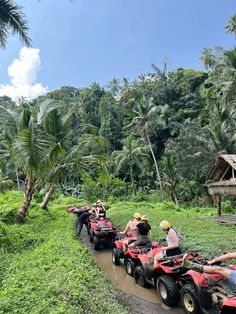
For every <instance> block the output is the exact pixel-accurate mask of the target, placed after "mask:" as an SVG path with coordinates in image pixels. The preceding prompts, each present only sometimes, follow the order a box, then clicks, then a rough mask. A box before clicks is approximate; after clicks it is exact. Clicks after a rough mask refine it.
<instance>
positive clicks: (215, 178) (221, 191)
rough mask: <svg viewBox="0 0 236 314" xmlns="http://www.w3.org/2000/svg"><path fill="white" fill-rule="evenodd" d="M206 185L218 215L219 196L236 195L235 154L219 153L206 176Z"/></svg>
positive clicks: (219, 212) (219, 213) (219, 207)
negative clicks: (214, 202)
mask: <svg viewBox="0 0 236 314" xmlns="http://www.w3.org/2000/svg"><path fill="white" fill-rule="evenodd" d="M206 186H207V188H208V192H209V194H210V195H212V196H213V198H214V200H215V201H216V203H217V208H218V215H219V216H220V215H221V196H223V195H230V196H236V155H226V154H222V155H219V157H218V159H217V160H216V163H215V165H214V166H213V168H212V169H211V171H210V173H209V175H208V177H207V181H206Z"/></svg>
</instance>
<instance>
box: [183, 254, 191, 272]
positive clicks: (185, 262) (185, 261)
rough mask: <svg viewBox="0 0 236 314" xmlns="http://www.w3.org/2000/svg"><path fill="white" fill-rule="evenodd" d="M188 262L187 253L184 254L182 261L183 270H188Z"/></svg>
mask: <svg viewBox="0 0 236 314" xmlns="http://www.w3.org/2000/svg"><path fill="white" fill-rule="evenodd" d="M190 265H191V263H190V261H189V260H188V253H185V254H184V256H183V260H182V267H183V268H190Z"/></svg>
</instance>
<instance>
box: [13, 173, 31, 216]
mask: <svg viewBox="0 0 236 314" xmlns="http://www.w3.org/2000/svg"><path fill="white" fill-rule="evenodd" d="M33 193H34V182H33V180H28V179H26V181H25V195H24V202H23V204H22V205H21V207H20V208H19V210H18V213H17V214H16V219H17V220H18V221H23V220H24V219H25V216H26V215H27V211H28V209H29V206H30V202H31V200H32V197H33Z"/></svg>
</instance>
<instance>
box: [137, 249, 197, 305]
mask: <svg viewBox="0 0 236 314" xmlns="http://www.w3.org/2000/svg"><path fill="white" fill-rule="evenodd" d="M159 251H160V247H159ZM156 253H158V248H157V249H156V251H155V250H150V251H149V252H148V253H146V254H140V255H139V265H138V266H137V267H136V268H135V270H134V279H135V281H136V283H137V284H138V285H139V286H142V287H144V288H146V287H149V286H154V287H156V289H157V292H158V293H159V295H160V298H161V299H162V301H163V303H164V304H166V305H168V306H174V305H176V304H177V303H178V302H179V290H178V286H177V280H178V279H179V278H180V276H181V275H182V274H183V273H184V272H186V271H187V270H184V269H183V268H182V267H181V265H182V258H183V254H180V255H176V256H169V257H165V258H162V259H161V260H160V261H159V263H158V265H157V267H155V268H153V265H154V256H155V255H156ZM194 257H196V251H191V252H189V259H191V260H192V259H193V258H194ZM199 258H200V257H199Z"/></svg>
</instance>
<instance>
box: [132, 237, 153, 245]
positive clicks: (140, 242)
mask: <svg viewBox="0 0 236 314" xmlns="http://www.w3.org/2000/svg"><path fill="white" fill-rule="evenodd" d="M133 244H134V245H135V246H145V245H149V244H151V241H150V240H149V239H148V237H147V236H139V238H138V240H137V241H135V242H133Z"/></svg>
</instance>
